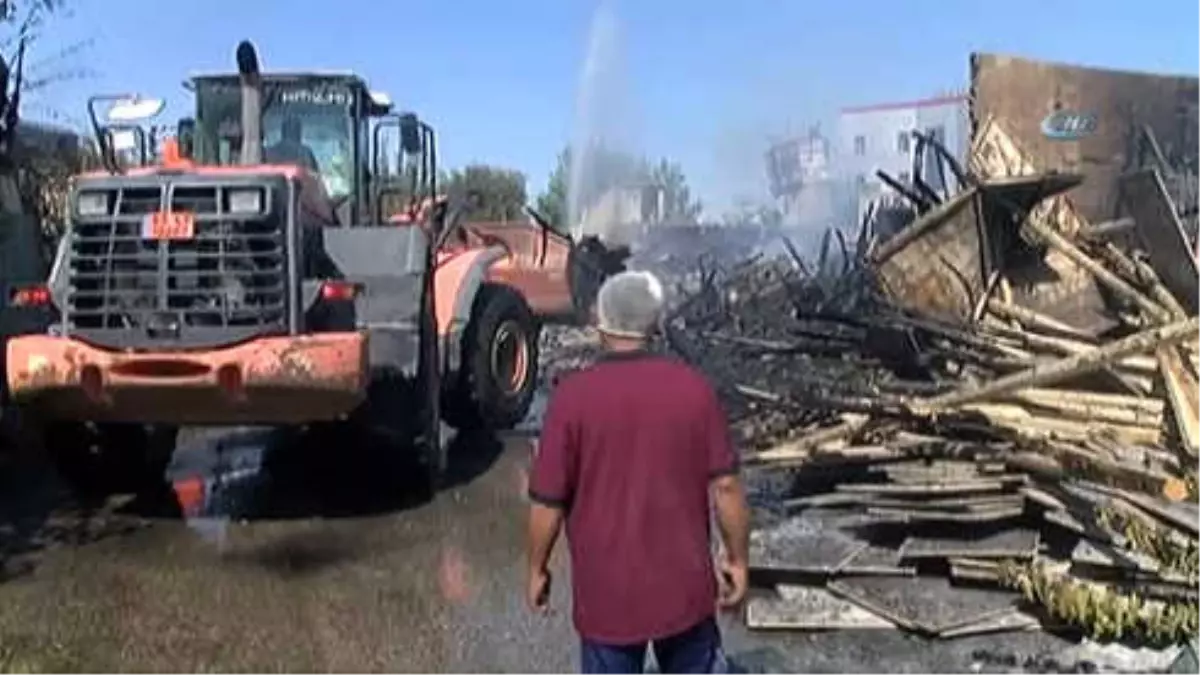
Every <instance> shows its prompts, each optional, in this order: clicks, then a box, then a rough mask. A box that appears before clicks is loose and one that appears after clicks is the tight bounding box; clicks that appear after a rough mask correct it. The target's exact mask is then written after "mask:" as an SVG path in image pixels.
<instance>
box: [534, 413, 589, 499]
mask: <svg viewBox="0 0 1200 675" xmlns="http://www.w3.org/2000/svg"><path fill="white" fill-rule="evenodd" d="M571 410H572V408H571V406H570V405H569V401H568V400H567V399H566V397H565V396H564V395H563V392H562V391H561V390H560V391H558V392H556V395H552V396H551V397H550V403H549V405H548V407H547V410H546V417H545V419H544V420H543V422H542V433H541V437H540V438H539V439H538V445H537V453H536V454H535V455H534V458H533V471H532V472H531V474H530V477H529V498H530V499H531V500H532V501H535V502H537V503H539V504H543V505H545V506H553V507H556V508H566V507H567V506H569V505H570V503H571V497H573V496H574V494H575V482H576V473H577V472H576V468H577V459H578V454H579V448H578V434H577V433H576V427H575V424H574V420H573V414H572V412H571Z"/></svg>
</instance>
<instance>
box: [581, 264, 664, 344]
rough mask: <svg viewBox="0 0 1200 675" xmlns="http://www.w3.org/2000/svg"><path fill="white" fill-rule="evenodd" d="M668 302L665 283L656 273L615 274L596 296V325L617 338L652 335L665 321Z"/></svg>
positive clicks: (601, 330) (603, 331)
mask: <svg viewBox="0 0 1200 675" xmlns="http://www.w3.org/2000/svg"><path fill="white" fill-rule="evenodd" d="M665 301H666V295H665V293H664V292H663V286H662V283H661V282H659V280H658V278H657V277H655V276H654V275H653V274H651V273H649V272H621V273H619V274H614V275H613V276H611V277H609V278H608V280H606V281H605V282H604V285H603V286H601V287H600V293H599V294H598V295H597V296H596V319H597V324H598V325H597V328H599V330H600V332H602V333H607V334H608V335H612V336H614V337H624V338H645V337H649V336H650V335H651V334H652V333H654V331H655V330H656V329H657V328H658V326H659V323H660V322H661V321H662V313H663V305H664V304H665Z"/></svg>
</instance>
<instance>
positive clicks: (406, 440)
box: [335, 374, 446, 496]
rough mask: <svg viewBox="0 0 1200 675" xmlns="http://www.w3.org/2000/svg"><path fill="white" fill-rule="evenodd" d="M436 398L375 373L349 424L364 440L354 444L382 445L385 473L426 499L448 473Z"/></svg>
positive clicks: (410, 383)
mask: <svg viewBox="0 0 1200 675" xmlns="http://www.w3.org/2000/svg"><path fill="white" fill-rule="evenodd" d="M437 399H438V397H437V396H430V395H429V394H428V393H427V392H426V391H425V388H424V387H421V386H419V385H418V384H417V382H416V381H414V380H412V379H409V378H405V377H402V376H399V375H384V374H377V375H376V376H375V377H374V378H373V379H372V382H371V385H370V387H369V388H368V391H367V400H366V401H365V402H364V403H363V405H362V407H361V408H359V409H358V410H357V411H356V412H355V414H354V415H353V416H352V417H351V419H350V421H349V422H350V427H351V428H350V429H349V431H350V436H358V435H361V436H363V437H360V438H356V439H355V442H366V443H371V444H374V443H378V444H381V446H382V448H381V449H382V450H383V451H384V453H385V455H384V456H382V457H380V459H382V460H384V463H385V464H386V465H387V467H388V468H387V469H386V470H387V471H389V472H392V473H394V474H396V478H397V482H398V483H399V484H400V485H402V486H405V487H409V486H411V487H415V488H417V489H418V490H420V491H421V492H423V493H426V496H433V495H434V494H436V492H437V490H438V487H439V486H440V485H441V481H442V477H443V474H444V473H445V470H446V458H445V452H444V448H443V446H442V443H441V433H440V432H441V425H440V421H439V420H438V418H437V415H438V400H437ZM335 426H340V425H335ZM346 437H348V436H346V435H345V434H343V438H346ZM414 478H415V480H414Z"/></svg>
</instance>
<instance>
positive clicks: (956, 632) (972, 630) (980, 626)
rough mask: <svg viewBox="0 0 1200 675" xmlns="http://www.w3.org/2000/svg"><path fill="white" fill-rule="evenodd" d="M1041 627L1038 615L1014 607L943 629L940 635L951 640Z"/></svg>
mask: <svg viewBox="0 0 1200 675" xmlns="http://www.w3.org/2000/svg"><path fill="white" fill-rule="evenodd" d="M1039 628H1041V622H1040V621H1038V620H1037V617H1034V616H1030V615H1029V614H1026V613H1025V612H1022V611H1021V610H1018V609H1014V610H1011V611H1008V612H1004V613H1002V614H998V615H995V616H990V617H987V618H984V619H981V620H979V621H974V622H971V623H967V624H963V625H961V626H958V627H956V628H951V629H947V630H943V631H941V632H940V633H938V637H940V638H943V639H947V640H950V639H954V638H962V637H968V636H972V635H986V634H989V633H1016V632H1019V631H1027V630H1037V629H1039Z"/></svg>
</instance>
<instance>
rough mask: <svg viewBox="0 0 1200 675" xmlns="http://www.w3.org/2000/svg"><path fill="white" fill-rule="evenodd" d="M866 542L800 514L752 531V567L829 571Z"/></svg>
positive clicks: (762, 569) (754, 568) (795, 570)
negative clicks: (810, 520)
mask: <svg viewBox="0 0 1200 675" xmlns="http://www.w3.org/2000/svg"><path fill="white" fill-rule="evenodd" d="M866 546H867V544H866V543H865V542H860V541H856V540H854V539H852V538H850V537H848V536H847V535H845V534H842V533H841V532H838V531H836V530H829V529H825V528H818V527H817V526H816V524H814V523H812V522H805V521H804V520H802V519H800V518H792V519H790V520H786V521H784V522H782V523H780V524H779V525H776V526H775V527H772V528H768V529H761V530H755V531H753V532H751V533H750V569H752V570H759V571H775V572H795V573H815V574H830V573H832V572H833V570H834V569H836V568H837V567H838V566H839V565H840V564H841V563H842V562H843V561H845V560H847V559H848V558H849V557H850V556H852V555H853V554H855V553H857V552H859V551H861V550H862V549H863V548H865V547H866Z"/></svg>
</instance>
